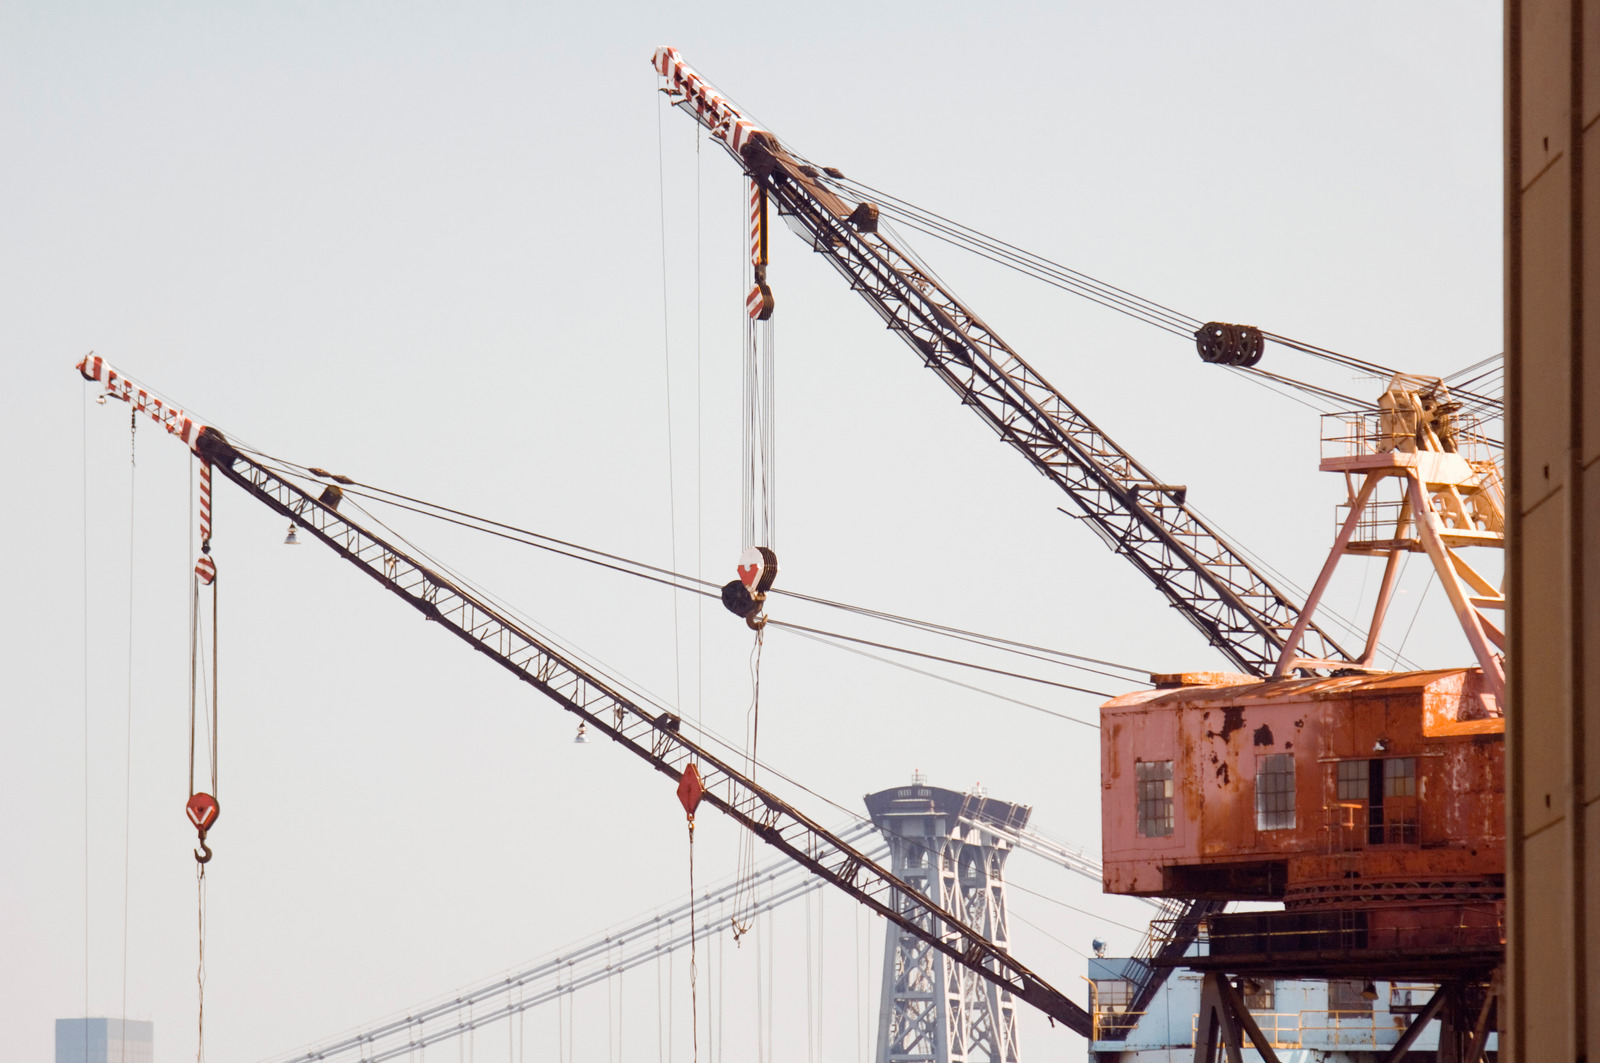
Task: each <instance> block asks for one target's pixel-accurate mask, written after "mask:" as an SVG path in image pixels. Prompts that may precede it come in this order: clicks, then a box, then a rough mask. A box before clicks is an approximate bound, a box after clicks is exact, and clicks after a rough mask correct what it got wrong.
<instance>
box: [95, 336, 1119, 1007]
mask: <svg viewBox="0 0 1600 1063" xmlns="http://www.w3.org/2000/svg"><path fill="white" fill-rule="evenodd" d="M101 368H102V370H103V371H104V372H106V373H109V374H110V377H109V378H107V379H115V380H118V381H120V382H121V384H120V385H119V386H123V387H127V388H131V389H133V390H134V391H135V392H137V393H138V394H147V392H146V391H145V389H142V388H139V387H138V386H137V385H134V384H133V383H132V382H131V381H129V380H127V378H126V377H122V376H120V375H119V374H116V373H115V372H114V371H112V370H110V369H109V368H108V367H104V366H103V363H102V365H101ZM80 369H81V367H80ZM85 377H86V379H90V380H94V379H100V378H99V377H95V376H90V375H89V374H88V373H85ZM180 412H181V411H180ZM152 415H153V414H152ZM185 423H192V424H193V425H195V426H196V433H195V435H194V441H193V443H191V444H190V445H191V447H192V449H193V450H194V451H195V453H196V454H198V455H199V456H200V457H201V459H203V460H205V461H209V462H211V464H212V465H213V466H214V467H215V469H216V471H217V473H218V474H219V475H221V476H223V477H225V478H226V479H228V480H231V481H233V482H234V483H235V484H237V485H238V486H239V487H240V488H241V489H242V490H243V491H244V492H245V493H246V494H248V495H250V496H251V497H252V498H254V499H256V500H257V501H258V502H261V503H262V504H263V505H265V506H267V507H268V508H269V509H271V510H273V511H275V512H277V513H279V514H280V515H282V516H284V517H287V518H289V519H290V520H291V521H293V522H294V523H295V525H296V526H297V527H299V528H300V529H302V530H303V531H305V532H307V533H308V534H309V535H311V536H312V537H313V538H316V539H319V540H321V541H322V542H323V543H325V544H327V545H328V546H329V547H330V548H332V549H333V551H334V552H335V553H337V554H338V555H339V556H340V557H343V558H344V559H345V560H346V561H349V562H350V563H351V564H353V565H355V566H356V567H357V568H358V569H360V570H361V571H362V572H365V573H366V574H367V575H368V576H371V577H372V578H373V579H374V580H376V581H377V582H378V583H379V584H381V585H382V586H383V587H384V588H386V589H387V590H389V591H390V592H391V593H393V594H395V595H396V596H398V597H399V598H401V599H402V600H403V601H405V602H406V603H407V604H408V605H410V606H411V607H412V608H414V609H416V610H417V611H418V612H420V613H421V614H422V615H423V617H424V619H426V620H429V621H432V622H434V623H437V624H438V625H439V626H440V627H442V628H444V629H445V630H447V631H449V632H450V633H451V634H453V635H455V636H456V637H458V638H460V639H461V640H462V641H464V642H466V643H467V645H469V646H471V647H472V648H473V649H475V650H477V651H478V652H479V653H482V654H483V655H484V656H486V657H488V658H489V659H490V660H492V661H494V662H495V663H496V664H499V665H500V666H501V667H502V668H505V669H506V670H507V671H509V672H510V673H511V674H512V675H514V676H516V678H518V679H520V680H522V681H523V682H525V683H527V684H528V685H530V686H532V687H533V688H534V689H536V690H538V691H539V692H540V693H542V694H544V695H546V696H547V697H549V698H550V699H551V700H552V701H554V702H556V704H558V705H560V706H561V707H562V708H564V709H566V710H567V711H568V712H571V713H572V714H574V715H575V716H577V717H578V718H579V719H580V720H581V721H582V722H583V723H584V724H585V725H587V726H588V727H590V728H593V729H594V730H596V731H598V732H600V733H601V734H604V735H606V736H607V737H609V738H611V739H612V741H614V742H617V743H618V744H619V745H621V746H622V747H623V748H625V749H627V750H628V751H630V752H632V753H633V754H635V755H636V756H638V757H639V758H640V759H642V760H644V761H645V762H646V763H648V764H649V765H650V766H651V767H653V768H654V769H655V770H656V771H658V772H661V773H662V774H664V775H666V776H668V777H669V778H671V779H672V780H673V782H674V784H676V783H678V782H680V781H681V780H682V778H683V775H684V772H685V769H686V768H687V767H688V766H689V765H690V764H694V765H696V766H697V770H698V774H699V776H700V780H701V786H702V788H703V790H702V795H701V796H700V799H699V801H700V803H703V804H708V805H710V806H712V807H713V808H716V809H717V810H718V811H720V812H722V813H724V814H725V815H727V816H728V817H729V818H730V819H732V820H734V822H736V823H738V824H739V825H741V826H742V827H744V828H745V829H746V830H749V831H752V832H754V833H755V834H756V835H757V836H758V837H760V838H761V839H762V840H763V841H765V842H766V843H767V844H768V845H771V846H772V847H773V848H775V849H778V850H779V851H781V852H783V853H784V854H785V855H787V856H788V857H790V858H791V859H793V860H794V861H795V862H797V863H799V864H800V865H801V866H803V867H805V868H807V869H808V870H810V871H811V872H812V873H813V874H815V875H816V876H817V877H818V878H821V879H823V880H824V881H826V882H828V883H829V884H831V885H833V886H834V887H836V888H837V889H840V890H842V891H844V892H845V893H847V894H849V895H850V896H851V897H853V898H855V899H856V900H857V901H858V902H860V903H861V904H863V905H865V906H866V907H868V908H870V909H872V910H873V911H875V912H877V913H878V914H879V915H881V916H883V917H884V918H885V919H888V920H889V921H890V922H892V923H894V924H895V925H896V926H898V927H900V929H901V930H902V931H904V932H905V933H907V934H910V935H912V936H913V937H916V938H918V939H919V940H921V941H923V942H926V943H927V945H928V946H929V947H930V948H932V949H934V950H936V951H938V952H940V953H942V954H944V955H946V956H949V957H951V958H952V959H954V960H956V961H957V962H959V963H961V964H963V965H964V966H965V967H967V968H968V969H969V970H971V971H973V972H975V973H976V974H978V975H980V976H982V977H983V978H986V979H988V980H989V981H991V982H993V983H994V984H995V985H996V986H998V987H999V988H1000V989H1001V991H1002V992H1007V993H1010V994H1012V995H1013V996H1016V997H1017V998H1019V999H1021V1000H1023V1001H1024V1002H1026V1003H1028V1004H1030V1005H1032V1006H1033V1007H1035V1008H1037V1009H1039V1010H1040V1011H1042V1012H1043V1013H1045V1014H1046V1015H1048V1016H1049V1017H1050V1018H1052V1019H1054V1020H1056V1021H1059V1022H1061V1023H1062V1024H1063V1025H1065V1026H1066V1027H1067V1028H1069V1029H1071V1030H1073V1031H1075V1032H1077V1033H1079V1034H1082V1035H1083V1036H1085V1037H1088V1036H1090V1035H1091V1033H1092V1023H1091V1022H1090V1019H1089V1015H1088V1013H1087V1012H1086V1011H1084V1010H1083V1008H1082V1007H1080V1006H1079V1005H1078V1004H1077V1003H1076V1002H1074V1001H1073V1000H1071V999H1070V998H1068V997H1067V996H1066V995H1065V994H1063V993H1062V992H1061V991H1059V990H1057V989H1056V988H1055V987H1053V986H1051V985H1050V984H1049V983H1048V982H1046V981H1044V980H1043V979H1041V978H1040V977H1039V976H1038V975H1036V974H1034V973H1033V972H1032V971H1030V970H1029V969H1028V968H1027V967H1025V966H1023V965H1022V964H1021V963H1019V962H1018V961H1017V960H1016V959H1014V958H1013V957H1012V956H1011V955H1010V954H1008V953H1007V952H1006V951H1005V950H1003V949H1000V948H998V947H996V946H995V945H994V944H992V943H991V942H989V941H988V940H987V939H986V938H984V936H983V934H982V933H981V932H979V931H978V930H975V929H973V928H972V927H971V926H969V925H967V924H966V923H965V922H963V921H962V920H961V919H959V918H957V917H956V916H955V915H953V914H951V913H950V912H948V911H946V910H945V909H943V908H940V907H938V906H937V905H935V904H933V903H932V902H931V901H929V900H928V899H927V898H926V897H924V896H923V895H922V894H920V893H919V892H917V890H915V889H914V888H912V887H911V886H909V885H907V884H906V883H905V882H903V881H901V880H900V879H899V878H897V877H895V876H894V875H893V874H892V873H890V872H889V871H887V870H885V869H884V868H883V867H882V866H881V865H879V864H878V863H877V862H875V861H874V860H872V859H871V858H870V857H868V856H867V855H866V854H865V853H863V852H862V851H861V850H859V849H857V848H856V847H854V846H852V845H850V844H849V843H847V842H846V841H844V840H843V839H841V838H839V837H838V836H836V835H834V834H833V833H832V832H830V831H828V830H827V829H826V828H824V827H822V826H820V825H819V824H817V823H815V822H814V821H812V820H811V819H810V818H808V817H807V816H805V815H804V814H803V813H802V812H800V811H799V810H798V809H796V808H794V807H793V806H792V805H790V804H789V803H788V802H786V801H784V800H783V799H782V798H780V797H778V796H777V795H776V794H773V793H771V792H770V791H768V790H766V789H765V788H763V787H762V786H760V785H758V784H757V783H756V782H755V781H753V780H752V779H749V778H748V777H746V776H745V775H743V774H742V773H740V772H739V771H738V769H736V768H734V767H733V766H731V765H729V764H727V763H726V762H724V761H723V760H721V759H719V758H718V757H716V756H715V755H713V754H712V753H710V752H709V751H707V750H706V749H704V748H702V747H701V746H699V745H697V744H696V743H695V742H693V741H691V740H690V739H688V738H685V737H684V736H683V734H682V733H681V721H680V720H679V719H678V717H676V716H674V715H672V714H671V713H670V712H662V713H659V714H657V713H652V712H650V711H648V710H646V709H645V708H644V707H642V706H640V705H638V704H637V703H635V702H634V701H632V700H631V699H629V698H627V697H626V696H624V695H623V694H621V693H619V692H618V691H617V690H615V689H613V688H612V687H611V686H610V685H609V684H607V683H606V682H605V681H604V680H603V679H601V678H600V677H599V676H596V675H595V674H593V673H592V672H590V671H589V670H588V669H586V668H584V667H583V666H582V665H579V664H577V663H575V662H573V661H571V660H569V659H567V658H566V657H564V656H563V655H562V654H560V653H558V652H557V651H556V650H555V649H553V648H552V647H551V646H549V645H548V644H547V643H545V642H543V641H541V640H540V639H538V638H537V637H536V636H534V635H533V634H532V633H530V632H529V631H527V630H526V629H524V628H522V627H521V626H519V625H518V624H516V623H515V622H513V621H512V620H510V619H509V618H507V617H506V616H505V615H504V614H502V613H501V612H500V611H498V610H497V609H495V608H494V607H493V606H491V605H489V604H488V603H487V602H485V601H483V600H482V599H480V598H478V597H477V596H475V595H474V594H472V593H471V592H470V591H468V590H466V589H465V588H463V587H460V586H457V585H456V584H455V583H452V582H451V581H450V580H448V579H446V578H445V577H443V576H441V575H439V574H438V573H436V572H434V571H433V570H432V569H430V568H428V567H426V566H425V565H423V564H422V563H421V562H420V561H418V560H416V559H414V558H412V557H411V556H410V555H409V554H407V553H406V552H405V551H404V550H402V549H401V548H400V547H398V546H396V545H394V544H393V543H391V542H389V541H388V540H386V539H383V538H381V537H380V536H378V535H376V534H374V533H372V532H370V531H368V530H367V529H366V528H364V527H362V526H360V525H359V524H356V523H355V522H354V521H353V520H351V519H349V518H348V517H346V516H344V515H343V514H341V513H340V512H339V511H338V509H337V508H336V507H337V499H336V498H335V499H331V500H329V501H325V500H324V498H325V497H326V496H324V497H318V496H317V495H314V494H312V493H310V492H308V491H306V490H304V489H302V488H301V487H299V486H297V485H296V484H294V483H292V482H291V481H290V480H288V479H287V478H285V477H284V476H283V475H280V474H279V473H278V472H276V471H274V470H272V469H269V468H267V467H266V466H265V465H262V464H261V463H259V462H257V461H256V460H254V459H253V458H251V457H250V456H248V455H246V454H243V453H241V452H240V451H238V450H237V449H235V448H234V447H233V445H232V444H231V443H229V442H228V440H227V439H226V437H224V436H223V434H222V433H221V432H219V431H218V430H216V429H215V428H212V427H209V426H201V425H199V424H198V422H193V421H192V419H190V420H189V421H186V422H185ZM173 434H174V435H178V436H179V437H180V438H185V437H184V436H183V435H182V433H181V432H179V431H177V430H174V431H173ZM185 441H186V442H187V441H188V440H187V439H185ZM329 478H330V479H332V478H333V477H329Z"/></svg>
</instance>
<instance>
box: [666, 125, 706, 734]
mask: <svg viewBox="0 0 1600 1063" xmlns="http://www.w3.org/2000/svg"><path fill="white" fill-rule="evenodd" d="M657 113H659V107H658V109H657ZM691 128H693V127H691ZM701 139H702V138H701V136H700V132H699V130H698V129H696V130H695V131H694V567H695V571H697V572H704V571H705V569H706V535H705V523H706V502H705V500H706V495H705V398H706V393H705V384H704V362H705V348H704V342H703V334H702V319H703V317H704V314H705V294H704V293H705V277H704V268H703V264H702V257H701V244H702V243H703V242H704V236H705V222H704V219H703V217H702V215H703V213H704V203H705V196H704V193H703V191H702V189H701V183H702V181H701V166H700V141H701ZM673 567H674V568H676V567H677V566H676V565H674V566H673ZM705 607H706V602H705V598H704V597H703V596H702V597H699V598H696V599H695V603H694V658H695V667H694V712H695V719H696V720H697V721H699V722H702V723H703V722H704V721H705V713H706V705H705V700H706V699H705V689H706V608H705Z"/></svg>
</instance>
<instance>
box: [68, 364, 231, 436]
mask: <svg viewBox="0 0 1600 1063" xmlns="http://www.w3.org/2000/svg"><path fill="white" fill-rule="evenodd" d="M78 372H79V373H81V374H83V379H85V380H98V381H99V382H100V383H101V384H103V385H105V392H104V394H105V396H106V397H108V398H113V399H121V400H122V401H123V402H126V403H129V404H130V405H132V406H133V408H134V409H135V410H142V411H143V412H145V413H146V414H148V415H149V416H150V418H151V419H152V420H154V421H155V422H156V423H157V424H159V425H160V426H161V427H162V428H165V429H166V430H167V431H168V432H170V433H172V434H173V435H175V436H177V437H178V438H179V439H181V440H183V441H184V443H186V444H188V446H189V449H190V450H193V451H196V452H198V451H199V445H200V432H201V430H202V429H203V428H205V425H203V424H201V423H200V422H199V421H197V420H195V419H194V418H193V417H190V416H189V415H188V414H187V413H184V412H183V411H182V410H180V409H178V407H176V406H173V405H171V404H170V403H168V402H167V401H166V400H164V399H161V398H159V397H157V396H155V395H152V394H150V392H149V390H148V389H147V388H145V386H144V385H142V384H139V383H137V382H135V381H133V380H130V379H128V378H127V377H125V376H123V375H122V374H121V373H119V372H117V371H116V370H115V369H113V368H111V367H110V366H109V365H107V364H106V360H105V359H104V358H102V357H100V356H99V355H98V354H91V355H89V356H88V357H86V358H85V359H84V360H83V361H81V362H79V363H78Z"/></svg>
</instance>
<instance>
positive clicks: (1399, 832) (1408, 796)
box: [1383, 757, 1417, 845]
mask: <svg viewBox="0 0 1600 1063" xmlns="http://www.w3.org/2000/svg"><path fill="white" fill-rule="evenodd" d="M1383 840H1384V841H1386V842H1388V843H1389V844H1391V845H1415V844H1417V760H1416V758H1415V757H1390V758H1389V759H1388V760H1385V761H1384V762H1383Z"/></svg>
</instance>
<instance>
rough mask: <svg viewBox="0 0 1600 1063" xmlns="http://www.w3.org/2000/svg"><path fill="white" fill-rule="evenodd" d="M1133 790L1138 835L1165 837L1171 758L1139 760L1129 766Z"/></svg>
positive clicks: (1168, 830)
mask: <svg viewBox="0 0 1600 1063" xmlns="http://www.w3.org/2000/svg"><path fill="white" fill-rule="evenodd" d="M1133 780H1134V786H1135V788H1136V791H1137V799H1138V813H1139V836H1140V837H1141V838H1165V837H1168V836H1170V835H1171V834H1172V761H1170V760H1141V761H1138V762H1137V763H1135V764H1134V766H1133Z"/></svg>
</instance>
